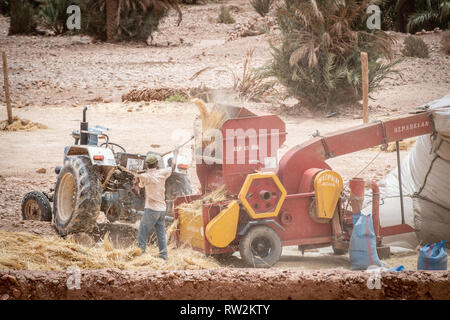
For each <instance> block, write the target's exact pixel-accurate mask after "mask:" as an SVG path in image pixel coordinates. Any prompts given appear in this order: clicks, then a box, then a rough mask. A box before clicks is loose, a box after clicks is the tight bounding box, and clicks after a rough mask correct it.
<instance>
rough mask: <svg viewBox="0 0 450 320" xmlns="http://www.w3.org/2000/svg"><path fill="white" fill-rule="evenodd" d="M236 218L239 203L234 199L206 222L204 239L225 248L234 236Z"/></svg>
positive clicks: (236, 223) (237, 217)
mask: <svg viewBox="0 0 450 320" xmlns="http://www.w3.org/2000/svg"><path fill="white" fill-rule="evenodd" d="M238 220H239V204H238V202H237V201H236V200H234V201H232V202H231V203H230V204H229V205H228V206H227V208H226V209H224V210H222V211H220V213H219V214H218V215H217V216H215V217H214V218H213V219H212V220H211V221H210V222H209V223H208V225H207V226H206V228H205V235H206V239H208V241H209V242H210V243H211V244H212V245H213V246H215V247H217V248H225V247H226V246H228V245H229V244H230V243H231V241H233V240H234V238H235V237H236V231H237V226H238Z"/></svg>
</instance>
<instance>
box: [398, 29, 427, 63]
mask: <svg viewBox="0 0 450 320" xmlns="http://www.w3.org/2000/svg"><path fill="white" fill-rule="evenodd" d="M402 54H403V55H404V56H406V57H418V58H428V57H429V56H430V53H429V51H428V46H427V44H426V43H425V41H423V40H422V39H421V38H419V37H415V36H411V35H409V36H407V37H406V38H405V40H404V41H403V49H402Z"/></svg>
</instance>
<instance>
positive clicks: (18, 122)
mask: <svg viewBox="0 0 450 320" xmlns="http://www.w3.org/2000/svg"><path fill="white" fill-rule="evenodd" d="M37 129H48V127H47V126H46V125H45V124H42V123H38V122H31V121H30V120H27V119H20V118H18V117H14V118H13V122H12V123H11V124H9V123H8V120H3V121H0V131H34V130H37Z"/></svg>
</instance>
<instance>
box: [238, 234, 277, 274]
mask: <svg viewBox="0 0 450 320" xmlns="http://www.w3.org/2000/svg"><path fill="white" fill-rule="evenodd" d="M259 244H261V245H262V246H263V247H262V248H263V250H265V249H269V252H267V253H266V252H263V253H262V254H264V256H260V255H258V253H257V252H256V249H255V246H256V245H259ZM268 246H270V248H267V247H268ZM260 248H261V247H260ZM282 250H283V248H282V245H281V239H280V236H279V235H278V234H277V233H276V232H275V230H273V229H272V228H270V227H268V226H256V227H253V228H251V229H250V230H249V231H248V232H247V233H246V234H245V236H244V237H243V238H242V239H241V241H240V242H239V252H240V254H241V257H242V260H243V261H244V262H245V264H246V265H248V266H250V267H255V268H269V267H271V266H273V265H274V264H275V263H277V262H278V260H279V259H280V257H281V252H282Z"/></svg>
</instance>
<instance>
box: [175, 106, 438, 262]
mask: <svg viewBox="0 0 450 320" xmlns="http://www.w3.org/2000/svg"><path fill="white" fill-rule="evenodd" d="M228 113H229V119H228V120H227V121H225V122H224V124H223V125H222V128H221V129H220V131H221V133H222V141H216V142H217V143H219V148H220V150H221V151H222V152H221V154H220V153H218V155H219V159H217V158H216V160H219V161H215V162H213V163H211V161H210V160H211V159H207V157H205V156H204V153H203V151H205V150H203V147H202V148H200V149H202V150H199V152H197V153H198V155H197V167H196V169H197V175H198V178H199V181H200V183H201V190H202V194H201V195H192V196H188V197H179V198H177V199H176V201H175V211H174V217H175V219H178V221H179V225H178V229H177V232H176V240H177V244H178V245H182V244H187V245H189V246H192V248H194V249H195V250H198V251H201V252H203V253H205V254H206V255H217V256H223V255H227V254H230V255H231V254H232V253H233V252H235V251H239V252H240V254H241V257H242V259H243V260H244V262H245V263H246V264H247V265H249V266H254V267H268V266H271V265H273V264H275V263H276V262H277V261H278V260H279V258H280V256H281V251H282V247H283V246H292V245H297V246H298V247H299V249H300V250H305V249H311V248H319V247H326V246H330V245H331V246H332V248H333V250H334V252H335V253H336V254H343V253H346V252H347V250H348V246H349V240H350V236H351V232H352V226H353V224H352V214H357V213H359V212H360V210H361V206H362V200H363V197H364V188H365V186H366V181H364V180H363V179H360V178H357V177H356V178H353V179H351V180H350V182H349V188H350V197H346V196H344V192H343V181H342V178H341V176H340V175H339V173H337V172H336V171H333V170H332V169H331V168H330V166H329V165H328V164H327V163H326V160H327V159H330V158H334V157H338V156H341V155H344V154H349V153H351V152H355V151H359V150H363V149H367V148H371V147H374V146H378V145H382V144H387V143H389V142H394V141H395V142H397V144H398V141H400V140H403V139H407V138H410V137H414V136H420V135H424V134H428V133H431V132H432V119H431V114H430V113H429V112H427V111H424V112H419V113H415V114H408V115H406V116H401V117H399V118H396V119H393V120H389V121H385V122H382V121H377V122H372V123H368V124H364V125H360V126H356V127H353V128H350V129H346V130H340V131H337V132H334V133H330V134H325V135H318V136H316V137H314V138H312V139H310V140H309V141H306V142H304V143H301V144H299V145H297V146H295V147H293V148H292V149H290V150H289V151H288V152H287V153H286V154H284V156H283V157H282V158H281V159H280V161H279V163H277V160H278V157H277V154H278V149H279V147H280V146H281V145H282V144H283V143H284V141H285V139H286V130H285V124H284V122H283V121H282V120H281V119H280V118H279V117H278V116H276V115H257V114H255V113H253V112H251V111H249V110H247V109H245V108H238V107H228ZM216 140H217V138H216ZM397 150H398V148H397ZM397 152H398V151H397ZM216 157H217V155H216ZM207 160H209V161H207ZM399 177H401V175H399ZM222 185H225V188H226V190H227V192H228V195H229V196H230V198H229V199H228V200H226V201H222V202H220V203H209V202H204V203H203V210H202V214H192V213H189V212H187V211H185V210H183V209H182V207H183V206H181V208H180V207H179V206H180V204H182V203H183V202H192V201H194V200H197V199H201V198H202V197H203V196H204V195H205V194H207V193H209V192H211V191H212V190H215V189H216V188H218V187H219V186H222ZM370 186H371V188H372V190H373V201H372V206H373V209H372V214H373V221H374V229H375V233H376V236H377V245H378V249H379V250H378V253H379V255H380V257H384V256H386V255H389V247H383V246H382V237H383V236H388V235H393V234H400V233H406V232H411V231H413V229H412V228H411V227H410V226H409V225H407V224H405V223H404V219H403V220H402V222H403V224H400V225H396V226H391V227H386V228H381V227H380V221H379V190H378V187H377V184H376V183H375V182H373V181H371V182H370ZM400 186H401V183H400ZM347 202H348V203H349V204H350V205H351V209H352V210H346V208H347V206H346V204H347ZM402 216H403V211H402Z"/></svg>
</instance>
